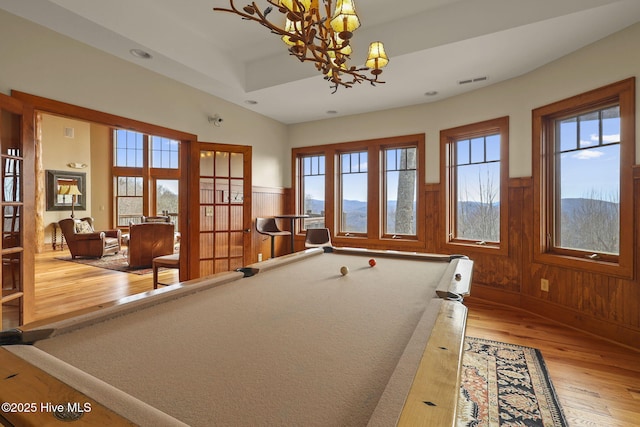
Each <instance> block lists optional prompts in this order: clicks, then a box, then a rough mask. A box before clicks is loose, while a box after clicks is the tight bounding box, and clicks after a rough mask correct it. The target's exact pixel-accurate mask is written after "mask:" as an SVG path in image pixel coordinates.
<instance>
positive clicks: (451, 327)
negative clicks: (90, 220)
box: [0, 248, 473, 426]
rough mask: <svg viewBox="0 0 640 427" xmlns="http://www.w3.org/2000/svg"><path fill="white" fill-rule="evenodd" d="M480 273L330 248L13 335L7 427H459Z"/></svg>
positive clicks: (437, 258)
mask: <svg viewBox="0 0 640 427" xmlns="http://www.w3.org/2000/svg"><path fill="white" fill-rule="evenodd" d="M372 258H373V259H375V261H376V262H375V265H374V266H370V264H369V260H370V259H372ZM342 267H347V268H348V270H349V271H348V272H347V274H344V275H343V274H342V273H341V271H340V270H341V268H342ZM472 270H473V262H472V261H471V260H469V259H467V258H466V257H456V256H447V255H428V254H419V253H404V252H396V251H371V250H364V249H350V248H325V249H324V250H323V249H322V248H316V249H309V250H305V251H303V252H298V253H295V254H291V255H287V256H283V257H280V258H276V259H271V260H268V261H264V262H261V263H257V264H252V265H249V266H247V267H246V268H244V269H241V270H239V271H236V272H228V273H221V274H217V275H213V276H209V277H205V278H200V279H195V280H191V281H188V282H183V283H180V284H177V285H174V286H169V287H166V288H163V289H157V290H153V291H150V292H147V293H145V294H141V295H136V296H132V297H128V298H126V299H124V300H123V301H120V302H119V303H118V304H113V305H111V306H109V307H102V308H100V309H99V310H96V311H93V312H89V313H84V314H82V315H78V316H74V317H71V318H69V319H65V320H62V321H59V322H55V323H52V324H48V325H42V326H39V327H31V328H29V327H27V328H23V329H22V330H17V331H11V332H4V333H3V335H4V341H5V343H8V344H13V345H4V346H3V348H2V349H0V378H1V380H0V402H1V403H3V407H2V411H0V420H1V419H2V418H4V419H5V421H8V422H10V423H14V424H15V425H44V423H45V422H48V423H51V425H55V422H56V420H57V418H56V417H58V418H67V419H74V418H77V421H75V422H71V425H78V426H79V425H150V426H164V425H167V426H173V425H191V426H214V425H215V426H259V425H265V426H271V425H278V426H313V425H318V426H364V425H371V426H390V425H407V426H420V425H424V426H451V425H453V424H454V422H455V412H456V402H457V397H458V393H459V376H460V363H461V358H462V346H463V341H464V330H465V324H466V313H467V312H466V308H465V307H464V305H463V304H462V297H463V296H464V295H466V294H468V293H469V288H470V284H471V276H472ZM12 334H15V335H13V336H12ZM56 409H60V411H56ZM60 423H61V425H69V422H68V421H60ZM47 425H49V424H47Z"/></svg>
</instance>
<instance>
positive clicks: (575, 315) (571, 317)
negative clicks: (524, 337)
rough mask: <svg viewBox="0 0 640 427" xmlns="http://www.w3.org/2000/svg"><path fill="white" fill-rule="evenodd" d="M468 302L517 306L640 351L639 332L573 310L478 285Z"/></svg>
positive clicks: (472, 288) (475, 284) (530, 297)
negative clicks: (483, 301)
mask: <svg viewBox="0 0 640 427" xmlns="http://www.w3.org/2000/svg"><path fill="white" fill-rule="evenodd" d="M469 299H481V300H485V301H490V302H494V303H497V304H502V305H507V306H510V307H516V308H519V309H522V310H525V311H527V312H529V313H531V314H535V315H537V316H540V317H544V318H545V319H549V320H553V321H555V322H558V323H561V324H563V325H565V326H568V327H570V328H573V329H576V330H579V331H581V332H584V333H587V334H590V335H593V336H597V337H598V338H601V339H604V340H607V341H612V342H615V343H616V344H619V345H623V346H625V347H628V348H631V349H633V350H636V351H640V330H638V329H634V328H630V327H628V326H624V325H620V324H616V323H613V322H609V321H606V320H602V319H598V318H595V317H593V316H589V315H586V314H585V313H582V312H580V311H578V310H575V309H572V308H570V307H566V306H563V305H560V304H556V303H553V302H549V301H545V300H541V299H539V298H535V297H532V296H528V295H522V294H520V293H518V292H513V291H505V290H501V289H497V288H495V287H492V286H487V285H482V284H477V283H474V284H473V286H472V287H471V296H470V297H469Z"/></svg>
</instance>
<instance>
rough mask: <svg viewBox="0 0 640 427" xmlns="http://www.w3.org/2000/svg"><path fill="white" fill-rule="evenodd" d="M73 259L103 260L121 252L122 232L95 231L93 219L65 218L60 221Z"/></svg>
mask: <svg viewBox="0 0 640 427" xmlns="http://www.w3.org/2000/svg"><path fill="white" fill-rule="evenodd" d="M58 224H59V225H60V229H61V230H62V234H63V235H64V238H65V240H66V241H67V246H68V247H69V251H70V252H71V257H72V258H73V259H75V258H76V257H79V256H82V257H89V258H101V257H103V256H105V255H113V254H117V253H118V252H120V249H121V247H120V245H121V240H122V236H121V232H120V230H107V231H95V230H94V229H93V218H90V217H88V218H82V219H75V218H65V219H63V220H60V221H58Z"/></svg>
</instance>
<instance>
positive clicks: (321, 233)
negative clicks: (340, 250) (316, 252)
mask: <svg viewBox="0 0 640 427" xmlns="http://www.w3.org/2000/svg"><path fill="white" fill-rule="evenodd" d="M304 247H305V248H324V247H331V233H330V232H329V229H328V228H307V235H306V236H305V238H304Z"/></svg>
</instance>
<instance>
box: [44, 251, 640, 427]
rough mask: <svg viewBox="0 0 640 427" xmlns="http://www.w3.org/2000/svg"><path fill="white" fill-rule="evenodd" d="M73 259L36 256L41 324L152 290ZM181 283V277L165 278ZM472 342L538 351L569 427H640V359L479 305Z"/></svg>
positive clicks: (473, 309) (472, 308)
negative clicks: (520, 346)
mask: <svg viewBox="0 0 640 427" xmlns="http://www.w3.org/2000/svg"><path fill="white" fill-rule="evenodd" d="M65 255H68V252H60V251H56V252H54V251H47V252H45V253H43V254H39V255H37V256H36V258H37V262H36V284H37V285H36V316H37V318H38V319H39V320H40V321H45V319H49V318H52V317H66V316H67V315H68V314H66V313H69V312H71V311H75V310H83V309H86V308H88V307H92V306H95V305H99V304H103V303H108V302H111V301H114V300H117V299H119V298H122V297H125V296H128V295H132V294H135V293H140V292H145V291H148V290H151V289H152V278H151V275H145V276H138V275H135V274H128V273H120V272H115V271H109V270H104V269H100V268H96V267H89V266H84V265H81V264H75V263H70V262H66V261H60V260H56V259H55V258H56V257H59V256H65ZM161 279H162V280H163V281H173V282H177V281H178V273H177V270H164V271H163V272H161ZM465 305H466V306H467V307H468V308H469V315H468V322H467V336H474V337H478V338H485V339H491V340H496V341H503V342H508V343H513V344H518V345H524V346H529V347H535V348H538V349H540V351H541V352H542V355H543V357H544V359H545V362H546V364H547V367H548V369H549V373H550V375H551V380H552V381H553V384H554V387H555V389H556V392H557V394H558V397H559V399H560V403H561V405H562V407H563V410H564V412H565V415H566V417H567V421H568V422H569V425H570V426H593V427H596V426H597V427H602V426H607V427H613V426H615V427H618V426H619V427H623V426H624V427H627V426H640V352H639V351H635V350H633V349H629V348H625V347H622V346H619V345H617V344H614V343H611V342H609V341H606V340H604V339H601V338H597V337H594V336H591V335H589V334H586V333H584V332H580V331H577V330H575V329H572V328H568V327H566V326H563V325H561V324H558V323H555V322H553V321H550V320H547V319H544V318H542V317H539V316H536V315H534V314H532V313H528V312H525V311H522V310H519V309H514V308H511V307H507V306H502V305H498V304H494V303H491V302H487V301H482V300H478V299H474V298H473V297H470V298H467V299H466V300H465Z"/></svg>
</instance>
